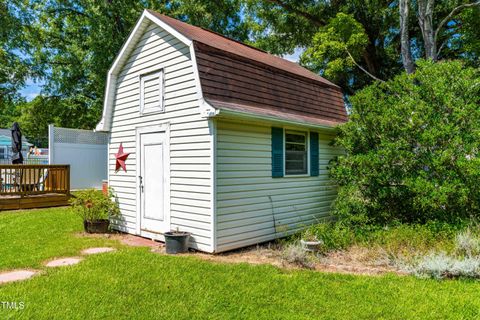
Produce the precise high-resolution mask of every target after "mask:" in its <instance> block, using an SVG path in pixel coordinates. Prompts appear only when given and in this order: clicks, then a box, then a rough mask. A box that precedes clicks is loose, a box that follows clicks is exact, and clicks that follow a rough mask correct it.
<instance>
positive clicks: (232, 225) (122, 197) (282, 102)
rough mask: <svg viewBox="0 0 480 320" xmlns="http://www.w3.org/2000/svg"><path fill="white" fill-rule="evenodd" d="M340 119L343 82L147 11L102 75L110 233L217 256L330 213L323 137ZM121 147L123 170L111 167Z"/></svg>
mask: <svg viewBox="0 0 480 320" xmlns="http://www.w3.org/2000/svg"><path fill="white" fill-rule="evenodd" d="M346 120H347V114H346V110H345V106H344V103H343V99H342V92H341V90H340V88H339V87H338V86H336V85H334V84H332V83H330V82H329V81H327V80H325V79H323V78H321V77H320V76H318V75H316V74H314V73H312V72H310V71H308V70H306V69H304V68H302V67H300V66H299V65H297V64H295V63H292V62H289V61H286V60H284V59H281V58H278V57H275V56H272V55H270V54H267V53H266V52H263V51H261V50H258V49H255V48H253V47H250V46H248V45H244V44H242V43H239V42H237V41H234V40H231V39H228V38H226V37H223V36H221V35H219V34H217V33H214V32H211V31H208V30H205V29H202V28H198V27H194V26H191V25H189V24H186V23H183V22H180V21H178V20H175V19H172V18H169V17H166V16H164V15H161V14H158V13H156V12H153V11H147V10H146V11H144V12H143V14H142V16H141V18H140V20H139V21H138V23H137V24H136V26H135V28H134V30H133V31H132V33H131V34H130V36H129V38H128V40H127V42H126V43H125V44H124V46H123V48H122V49H121V52H120V53H119V55H118V57H117V58H116V60H115V62H114V64H113V66H112V68H111V69H110V71H109V73H108V80H107V88H106V98H105V105H104V110H103V117H102V120H101V122H100V123H99V124H98V126H97V130H99V131H108V132H110V138H109V184H110V186H111V187H113V188H114V190H115V192H116V194H117V196H118V200H119V203H120V208H121V212H122V215H121V218H119V219H118V220H117V221H115V223H114V227H115V228H116V229H118V230H122V231H125V232H129V233H133V234H138V235H141V236H144V237H149V238H153V239H158V240H163V236H162V233H163V232H165V231H169V230H176V229H177V228H178V229H179V230H181V231H188V232H191V233H192V240H191V246H192V247H194V248H197V249H199V250H203V251H207V252H221V251H226V250H230V249H235V248H239V247H244V246H247V245H252V244H255V243H259V242H264V241H268V240H272V239H275V238H277V237H280V236H284V235H286V234H290V233H292V232H294V231H298V230H299V229H300V228H302V227H304V226H306V225H308V224H311V223H314V222H316V221H319V219H322V218H324V217H326V216H328V215H329V210H330V206H331V203H332V201H333V200H334V198H335V196H336V187H335V185H334V184H333V183H332V181H330V180H329V178H328V172H327V164H328V162H329V160H330V159H332V158H333V157H334V156H335V155H337V154H339V153H340V152H341V150H338V149H336V148H334V147H332V146H330V145H329V142H330V141H331V140H332V137H333V135H334V127H335V126H337V125H338V124H340V123H343V122H345V121H346ZM120 143H123V147H124V149H125V150H124V151H125V152H130V153H131V155H130V156H129V158H128V160H127V162H126V164H127V172H124V171H121V170H120V171H118V172H115V154H116V153H117V150H118V148H119V146H120Z"/></svg>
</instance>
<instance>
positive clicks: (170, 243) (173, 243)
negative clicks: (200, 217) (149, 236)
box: [165, 231, 190, 254]
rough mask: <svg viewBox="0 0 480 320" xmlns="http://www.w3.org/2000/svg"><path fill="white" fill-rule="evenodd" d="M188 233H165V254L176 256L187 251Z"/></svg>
mask: <svg viewBox="0 0 480 320" xmlns="http://www.w3.org/2000/svg"><path fill="white" fill-rule="evenodd" d="M188 240H190V233H188V232H180V231H170V232H165V249H166V252H167V253H170V254H177V253H185V252H187V251H188Z"/></svg>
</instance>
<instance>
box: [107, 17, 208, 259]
mask: <svg viewBox="0 0 480 320" xmlns="http://www.w3.org/2000/svg"><path fill="white" fill-rule="evenodd" d="M158 65H162V66H163V67H164V72H165V73H164V75H165V89H164V92H165V100H164V101H165V102H164V103H165V112H164V113H155V114H145V115H143V116H141V115H140V106H139V104H140V81H139V80H140V75H141V74H143V73H145V72H146V71H152V67H153V68H154V67H155V66H158ZM165 122H169V123H170V190H171V191H170V194H171V198H170V223H171V228H172V229H176V228H177V227H178V228H179V229H180V230H183V231H188V232H191V233H192V238H193V241H192V245H193V247H195V248H198V249H200V250H204V251H212V246H211V244H212V223H211V221H212V219H211V216H212V212H211V208H212V205H211V201H212V200H211V199H212V197H211V184H212V181H211V173H210V171H211V160H212V159H211V156H210V154H211V152H210V150H211V146H212V144H211V141H212V140H211V136H210V131H209V124H208V121H207V120H206V119H203V118H201V116H200V110H199V101H198V98H197V89H196V86H195V77H194V69H193V65H192V60H191V57H190V52H189V48H188V47H187V46H185V45H184V44H183V43H181V42H180V41H179V40H177V39H176V38H174V37H173V36H172V35H170V34H169V33H167V32H166V31H164V30H163V29H161V28H160V27H158V26H156V25H150V26H148V27H147V28H146V31H145V32H144V33H143V35H142V36H141V37H140V38H139V39H138V42H137V44H136V46H135V48H134V49H133V50H132V52H131V53H130V56H129V57H128V59H127V60H126V62H125V64H124V66H123V68H122V70H121V71H120V73H119V75H118V78H117V83H116V93H115V100H114V109H113V118H112V129H111V134H110V144H109V183H110V186H111V187H113V188H114V189H115V191H116V194H117V196H118V198H119V202H120V209H121V212H122V215H121V217H120V218H119V219H118V220H117V221H116V223H115V227H116V228H117V229H119V230H122V231H126V232H130V233H135V229H136V224H137V221H136V220H137V213H136V188H137V186H136V171H135V166H136V162H137V159H136V155H135V152H136V146H137V142H136V141H135V140H136V128H137V127H147V126H154V125H159V124H161V123H165ZM120 143H123V147H124V149H125V152H129V153H130V156H129V158H128V160H127V170H128V171H127V172H123V171H119V172H117V173H115V156H114V155H115V153H116V152H117V150H118V147H119V145H120Z"/></svg>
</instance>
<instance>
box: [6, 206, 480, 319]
mask: <svg viewBox="0 0 480 320" xmlns="http://www.w3.org/2000/svg"><path fill="white" fill-rule="evenodd" d="M62 220H63V221H62ZM49 222H50V223H49ZM51 222H56V223H57V226H58V227H55V228H54V231H53V232H49V230H50V226H51ZM25 223H28V226H29V227H28V228H26V229H27V231H24V230H23V229H24V228H23V227H22V226H23V225H24V224H25ZM60 226H62V227H60ZM8 228H12V229H15V230H16V231H17V232H19V233H20V234H17V233H14V232H12V231H8V233H4V231H5V230H6V229H8ZM80 229H81V224H80V222H79V221H78V220H77V219H76V217H74V216H70V215H69V214H68V213H66V212H65V209H54V210H38V211H24V212H14V213H7V214H3V213H2V214H0V230H1V232H0V243H1V244H2V246H1V249H0V250H1V253H0V257H1V258H0V259H1V262H2V269H5V268H12V267H15V266H30V267H35V266H36V267H38V266H41V261H43V259H46V258H49V257H52V256H63V255H70V254H78V252H79V250H80V249H81V248H84V247H86V246H90V245H98V244H102V245H104V244H106V243H105V242H106V240H102V239H93V240H92V239H87V238H78V237H76V236H75V235H74V233H75V232H77V231H79V230H80ZM22 233H23V235H22ZM35 234H36V236H35V237H34V238H32V239H30V240H29V241H28V240H22V238H25V237H28V236H32V235H35ZM57 238H58V239H57ZM59 239H61V240H59ZM10 242H14V243H15V242H18V243H15V244H14V245H12V246H11V245H10ZM100 242H102V243H100ZM107 242H108V241H107ZM20 243H21V244H20ZM22 245H25V246H27V247H28V248H23V249H22V248H21V246H22ZM20 249H22V250H21V251H19V250H20ZM31 254H32V255H33V256H31V257H24V255H27V256H29V255H31ZM4 256H6V257H7V259H6V260H4ZM42 270H43V274H41V275H39V276H37V277H35V278H33V279H31V280H28V281H24V282H19V283H12V284H8V285H3V286H0V302H1V301H17V302H20V301H22V302H24V304H25V308H24V309H22V310H8V309H5V308H2V305H1V304H0V319H5V318H7V319H9V318H11V319H160V318H162V319H372V318H383V319H440V318H441V319H448V318H451V319H462V318H464V319H471V318H478V317H480V298H479V296H478V291H479V290H480V283H477V282H474V281H442V282H440V281H434V280H419V279H416V278H413V277H400V276H395V275H387V276H381V277H366V276H350V275H340V274H327V273H319V272H314V271H306V270H305V271H291V270H290V271H287V270H283V269H279V268H275V267H273V266H270V265H248V264H217V263H211V262H208V261H202V260H199V259H196V258H194V257H181V256H178V257H176V256H164V255H158V254H154V253H151V252H150V251H149V250H148V249H147V248H129V247H119V250H118V251H117V252H115V253H108V254H102V255H97V256H90V257H87V258H86V259H85V261H83V262H81V263H80V264H79V265H76V266H71V267H64V268H59V269H48V270H47V269H45V268H43V269H42Z"/></svg>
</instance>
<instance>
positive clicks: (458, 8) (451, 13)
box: [434, 1, 480, 55]
mask: <svg viewBox="0 0 480 320" xmlns="http://www.w3.org/2000/svg"><path fill="white" fill-rule="evenodd" d="M478 5H480V1H477V2H473V3H464V4H462V5H459V6H458V7H455V8H453V10H452V11H450V13H449V14H448V15H447V16H446V17H445V18H444V19H443V20H442V21H441V22H440V23H439V24H438V26H437V29H436V30H435V36H434V41H435V42H437V39H438V34H439V33H440V30H441V29H442V28H443V26H444V25H445V23H447V22H448V21H449V20H450V19H451V18H452V17H453V16H454V15H456V14H457V13H459V12H460V11H462V10H463V9H465V8H469V7H473V6H478ZM438 53H440V50H438ZM438 53H437V55H438Z"/></svg>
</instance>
